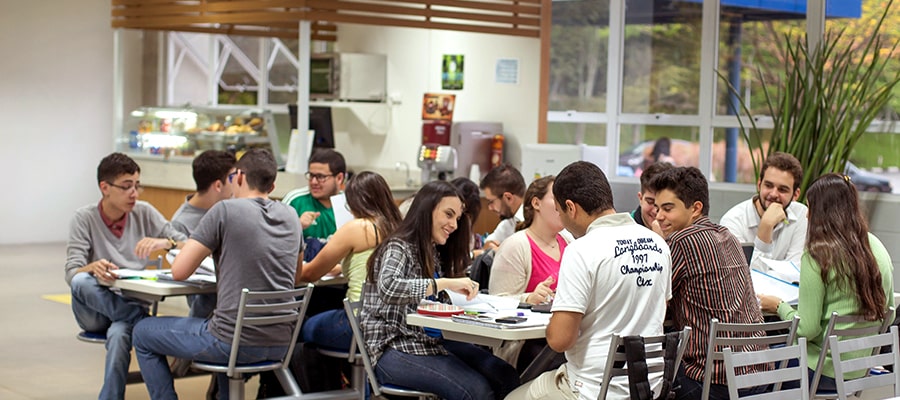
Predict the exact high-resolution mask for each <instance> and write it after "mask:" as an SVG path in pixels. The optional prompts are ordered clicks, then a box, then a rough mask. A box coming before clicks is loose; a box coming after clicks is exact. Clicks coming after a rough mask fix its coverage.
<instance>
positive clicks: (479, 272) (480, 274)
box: [469, 249, 494, 290]
mask: <svg viewBox="0 0 900 400" xmlns="http://www.w3.org/2000/svg"><path fill="white" fill-rule="evenodd" d="M493 264H494V249H487V250H485V251H484V252H482V253H481V254H479V255H478V257H475V259H474V260H472V266H471V267H469V278H470V279H472V280H473V281H475V282H478V286H479V287H481V288H482V290H487V289H488V288H490V282H491V266H492V265H493Z"/></svg>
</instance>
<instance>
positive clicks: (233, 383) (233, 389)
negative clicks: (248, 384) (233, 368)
mask: <svg viewBox="0 0 900 400" xmlns="http://www.w3.org/2000/svg"><path fill="white" fill-rule="evenodd" d="M228 399H229V400H244V377H243V376H241V375H238V376H233V377H231V378H229V379H228Z"/></svg>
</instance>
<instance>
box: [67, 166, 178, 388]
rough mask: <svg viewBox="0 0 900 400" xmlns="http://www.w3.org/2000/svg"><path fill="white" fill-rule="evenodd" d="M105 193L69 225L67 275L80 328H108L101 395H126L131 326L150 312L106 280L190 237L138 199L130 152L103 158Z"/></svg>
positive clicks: (100, 175)
mask: <svg viewBox="0 0 900 400" xmlns="http://www.w3.org/2000/svg"><path fill="white" fill-rule="evenodd" d="M97 182H98V186H99V187H100V192H101V194H102V197H101V198H100V201H99V202H98V203H97V204H90V205H87V206H84V207H82V208H80V209H78V210H77V211H76V212H75V217H74V218H73V219H72V222H71V225H70V227H69V242H68V245H67V248H66V253H67V254H66V265H65V277H66V282H67V283H68V284H69V286H70V288H71V291H72V312H73V313H74V314H75V320H76V322H78V325H79V326H80V327H81V329H84V330H85V331H87V332H93V333H101V334H103V333H105V334H106V349H107V352H106V374H105V377H104V381H103V387H102V388H101V390H100V396H99V398H100V399H122V398H124V397H125V380H126V377H127V375H128V365H129V364H130V362H131V330H132V327H133V326H134V324H135V323H137V321H139V320H141V319H143V318H144V317H146V316H147V315H148V313H147V311H148V304H146V303H142V302H139V301H137V300H133V299H126V298H124V297H122V296H120V295H119V294H118V293H116V292H113V291H111V290H110V288H109V287H108V286H104V285H102V284H101V281H105V282H107V284H108V283H109V281H112V280H114V279H116V274H115V270H117V269H135V270H141V269H144V267H145V266H146V264H147V263H148V257H149V256H150V253H152V252H153V251H156V250H163V249H174V248H176V247H180V246H182V244H183V243H184V241H185V240H186V239H187V237H186V236H185V235H184V234H183V233H181V232H178V231H177V230H175V229H174V228H173V227H172V225H171V224H169V222H168V221H166V219H165V218H164V217H163V216H162V214H160V213H159V211H157V210H156V209H155V208H153V206H152V205H150V204H149V203H147V202H143V201H139V200H138V195H139V194H140V192H141V191H142V190H143V188H142V187H141V169H140V167H139V166H138V165H137V163H135V162H134V160H132V159H131V158H129V157H128V156H126V155H124V154H121V153H113V154H110V155H108V156H106V158H104V159H103V160H101V161H100V165H99V166H98V167H97Z"/></svg>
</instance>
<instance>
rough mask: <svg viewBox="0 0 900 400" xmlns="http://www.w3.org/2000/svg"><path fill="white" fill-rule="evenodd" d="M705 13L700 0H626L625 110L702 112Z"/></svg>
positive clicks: (623, 98)
mask: <svg viewBox="0 0 900 400" xmlns="http://www.w3.org/2000/svg"><path fill="white" fill-rule="evenodd" d="M702 9H703V5H702V4H700V3H699V2H697V3H688V2H663V1H654V0H629V1H628V2H627V4H626V12H625V22H626V27H625V48H624V58H625V60H624V62H625V64H624V67H623V75H624V76H623V91H622V111H623V112H626V113H651V114H656V113H665V114H691V115H692V114H697V113H698V108H697V107H698V103H699V100H698V99H699V91H700V80H699V76H700V36H701V31H702V29H701V26H702V24H701V22H702V18H701V13H702Z"/></svg>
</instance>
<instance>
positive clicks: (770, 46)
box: [716, 6, 806, 115]
mask: <svg viewBox="0 0 900 400" xmlns="http://www.w3.org/2000/svg"><path fill="white" fill-rule="evenodd" d="M754 12H755V10H754V9H750V8H733V7H725V6H723V7H722V15H721V18H720V20H719V74H720V75H719V79H718V81H717V82H716V87H717V89H718V90H717V96H716V114H718V115H735V111H734V110H735V109H736V110H741V104H740V100H742V101H743V102H744V104H745V105H746V106H747V107H748V108H749V109H750V110H751V113H752V114H753V115H771V113H770V112H769V109H768V107H767V105H766V93H765V90H764V86H763V82H765V85H766V86H767V87H768V91H769V95H770V96H772V101H773V102H774V101H775V98H776V97H777V92H778V91H779V90H781V88H783V87H784V84H783V82H784V75H785V74H784V70H785V65H786V63H787V61H786V57H785V54H784V52H785V49H784V42H785V35H788V34H789V35H791V37H794V38H802V37H803V34H804V32H805V29H806V20H805V15H804V14H793V15H785V14H782V15H781V16H780V18H788V17H790V18H789V19H778V20H773V19H771V18H773V17H769V18H768V19H765V18H766V17H764V16H759V15H756V14H754ZM756 12H758V11H756ZM751 17H753V18H764V19H763V20H761V21H760V20H747V19H748V18H751ZM723 77H724V78H727V81H726V80H725V79H723ZM729 84H730V85H731V88H730V87H729ZM732 88H733V89H732ZM738 97H740V99H738ZM732 102H733V104H734V108H732V107H731V105H730V104H732ZM740 114H744V113H743V112H740Z"/></svg>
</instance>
